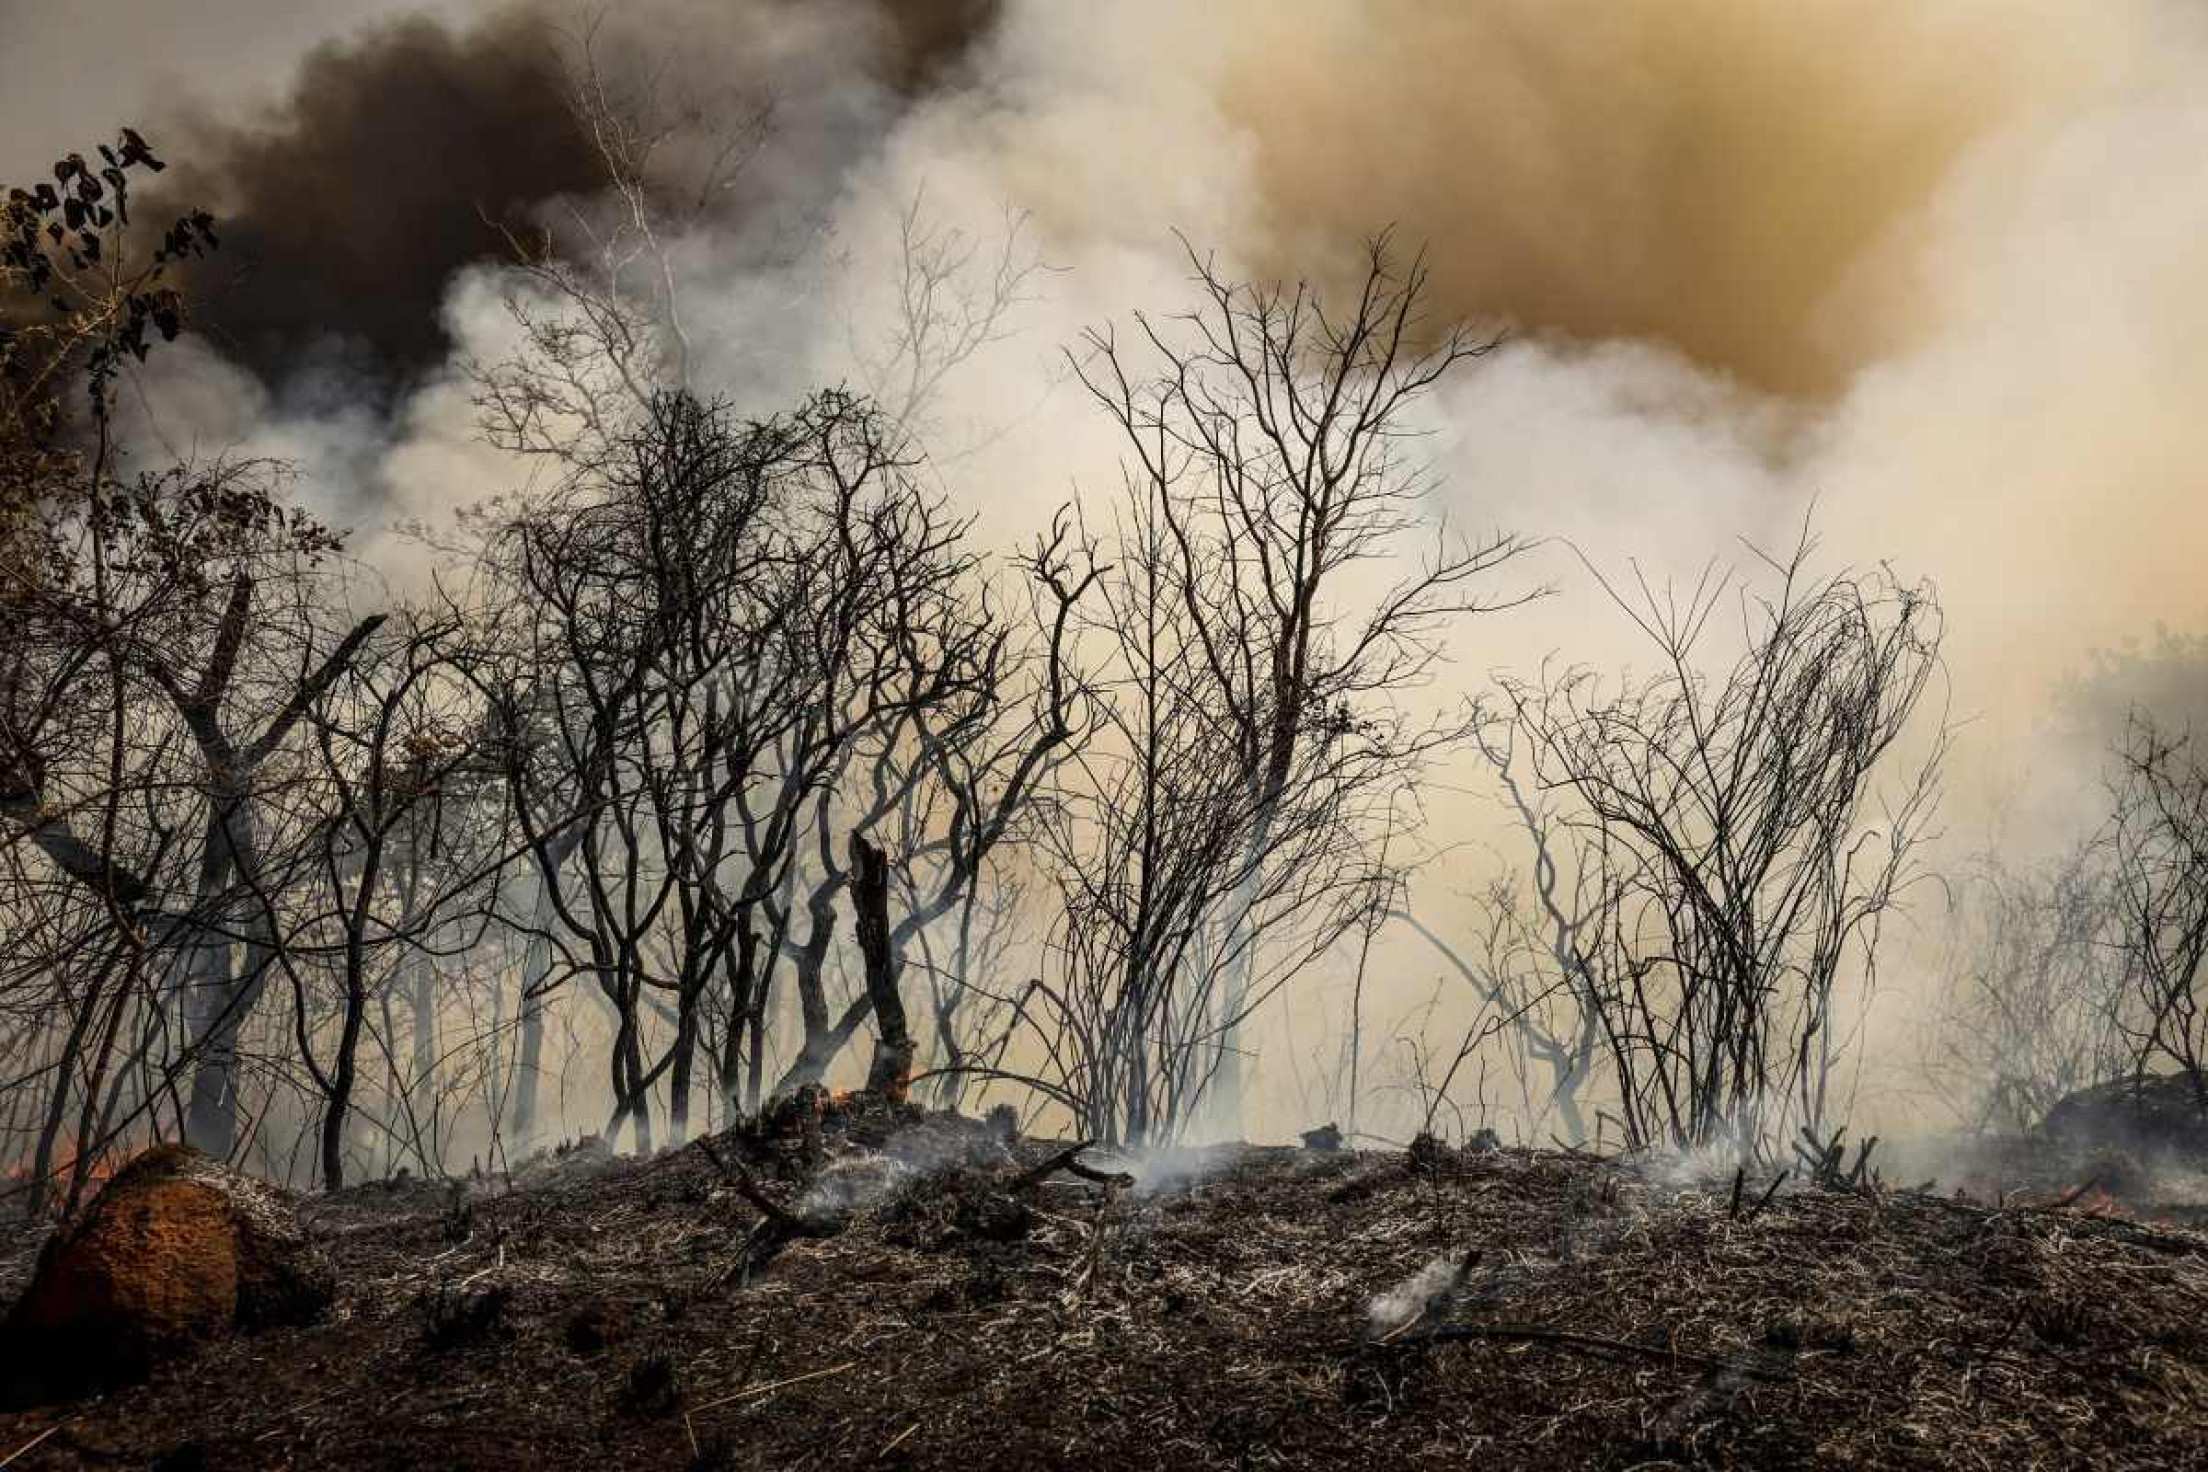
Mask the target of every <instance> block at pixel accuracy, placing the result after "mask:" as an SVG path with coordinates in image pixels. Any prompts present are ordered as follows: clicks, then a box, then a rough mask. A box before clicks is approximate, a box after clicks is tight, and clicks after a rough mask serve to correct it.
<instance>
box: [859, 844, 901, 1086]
mask: <svg viewBox="0 0 2208 1472" xmlns="http://www.w3.org/2000/svg"><path fill="white" fill-rule="evenodd" d="M851 899H852V903H853V906H854V908H855V909H856V910H857V912H858V939H859V954H860V955H861V956H862V957H864V958H865V961H866V995H867V999H868V1000H869V1001H870V1002H871V1003H872V1004H873V1007H874V1027H875V1035H874V1036H875V1041H874V1062H873V1064H872V1066H870V1067H869V1068H868V1069H867V1071H866V1086H867V1088H868V1089H870V1090H872V1091H874V1092H876V1093H880V1094H885V1095H887V1096H889V1097H891V1098H896V1099H901V1098H903V1097H904V1095H905V1090H906V1088H907V1087H908V1086H909V1084H910V1082H911V1079H912V1058H913V1044H912V1029H911V1028H910V1027H909V1026H908V1025H907V1024H906V1022H905V1003H904V999H903V998H902V997H900V996H899V995H898V994H897V961H896V955H895V953H894V952H893V951H892V950H891V949H890V944H889V860H888V859H887V858H885V857H884V856H883V854H882V851H881V850H880V849H878V848H876V847H875V846H874V845H873V844H871V843H869V842H867V841H866V839H865V838H864V837H863V836H862V835H860V834H857V833H854V834H852V835H851Z"/></svg>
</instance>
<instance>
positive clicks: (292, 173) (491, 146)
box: [153, 0, 997, 389]
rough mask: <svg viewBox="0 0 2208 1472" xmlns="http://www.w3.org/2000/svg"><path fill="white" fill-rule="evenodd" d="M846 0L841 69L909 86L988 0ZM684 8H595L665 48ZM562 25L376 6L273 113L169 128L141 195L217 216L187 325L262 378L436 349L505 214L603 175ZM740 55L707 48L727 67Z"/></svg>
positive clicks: (955, 43)
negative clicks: (217, 228)
mask: <svg viewBox="0 0 2208 1472" xmlns="http://www.w3.org/2000/svg"><path fill="white" fill-rule="evenodd" d="M800 8H801V7H799V6H796V5H794V4H792V3H791V0H751V4H750V5H749V6H746V5H743V4H737V5H730V6H724V7H721V8H720V10H721V12H722V15H721V17H719V18H716V21H715V23H716V24H718V23H720V20H722V19H725V18H726V17H727V16H732V15H738V14H743V13H746V12H748V21H749V23H753V24H761V25H766V24H773V23H775V20H776V17H777V16H778V15H783V14H795V13H796V12H797V11H798V10H799V9H800ZM843 8H845V9H848V11H849V12H850V13H849V17H848V21H849V26H850V28H851V29H852V30H853V32H854V36H853V39H854V41H855V42H856V43H857V46H856V49H857V51H858V53H859V55H860V60H859V62H858V65H860V66H861V67H862V68H863V69H864V70H865V71H866V72H868V73H870V75H867V76H863V77H859V78H855V79H854V82H855V84H857V85H863V86H870V87H873V88H877V89H880V90H882V91H884V92H885V93H886V94H888V95H890V96H891V97H893V98H901V99H904V100H907V101H909V100H910V98H911V97H913V96H914V95H917V94H919V93H921V92H924V91H925V90H927V89H928V88H930V87H932V86H934V85H936V84H937V83H938V82H940V81H941V80H942V79H944V78H946V77H948V76H950V75H952V74H954V73H955V71H956V69H957V67H958V65H959V63H960V60H961V59H962V58H963V57H964V56H965V54H966V53H967V52H968V50H969V49H970V48H971V47H972V46H973V45H974V44H975V42H976V41H977V39H978V38H980V37H981V36H982V35H983V34H985V33H986V31H987V30H988V28H989V27H990V25H991V24H993V22H994V20H995V18H996V12H997V0H865V3H862V4H853V5H849V6H846V7H843ZM660 11H664V12H666V13H664V14H658V13H655V12H660ZM683 12H684V7H683V6H681V5H679V4H672V3H670V4H665V5H643V6H638V7H634V8H632V9H629V10H626V11H622V12H620V13H618V14H615V13H613V12H609V13H608V20H607V23H608V24H609V25H611V26H613V27H615V28H617V30H618V31H619V32H620V33H623V34H625V35H626V36H628V37H633V38H636V39H638V40H641V41H643V42H645V43H646V44H647V45H648V46H650V47H652V48H655V49H659V50H661V51H662V52H663V53H664V54H666V55H670V56H678V57H679V56H680V55H681V53H682V51H683V48H684V46H685V36H684V35H683V34H682V32H683V31H684V30H685V29H688V28H689V27H690V26H692V25H693V24H696V23H699V22H700V20H701V17H702V14H703V13H695V12H694V13H692V14H689V15H685V14H684V13H683ZM836 20H837V23H838V27H841V26H842V24H843V21H844V18H843V17H841V16H838V17H836ZM730 24H731V25H732V27H733V25H734V23H733V22H730ZM574 25H575V22H574V21H573V19H572V18H571V17H566V16H562V17H560V19H559V20H555V19H554V17H553V12H552V11H551V10H550V9H548V8H547V7H545V6H542V5H516V6H509V7H507V8H504V9H501V10H499V11H497V12H495V13H494V14H492V15H490V16H488V17H487V18H485V19H483V20H480V21H478V22H476V23H475V24H473V25H471V26H469V27H466V28H464V29H456V28H453V27H451V26H448V25H446V24H445V23H443V22H440V21H437V20H433V19H430V18H428V17H413V18H408V19H405V20H401V21H397V22H394V23H389V24H385V25H381V26H378V27H375V28H373V29H371V30H368V31H366V32H364V33H361V34H357V35H354V36H350V37H347V38H344V39H341V40H334V41H331V42H328V43H325V44H324V45H322V46H320V47H319V48H317V49H316V50H315V51H313V52H312V53H310V54H309V56H308V57H307V58H306V59H305V61H304V62H302V64H301V66H300V69H299V72H298V75H297V78H296V80H295V82H294V84H293V85H292V87H291V89H290V92H289V96H288V99H287V101H286V103H285V104H284V105H283V106H282V107H281V108H279V109H278V110H276V111H275V112H274V113H273V114H272V115H269V116H265V117H262V118H259V119H255V120H252V121H250V122H239V121H235V120H228V119H219V118H204V117H203V118H202V119H201V120H200V121H198V122H197V123H196V124H194V125H192V126H190V127H187V128H186V129H184V130H183V131H182V132H181V133H180V134H179V135H178V136H176V137H175V138H174V139H173V140H164V141H165V143H166V144H167V151H168V153H169V154H170V155H171V157H172V160H173V161H174V162H176V163H177V164H178V165H179V167H178V168H177V169H175V170H174V171H172V173H171V174H170V175H169V176H168V181H167V182H166V188H165V190H164V195H163V197H162V198H161V199H158V200H156V201H154V205H155V209H154V210H153V214H155V215H156V216H158V215H159V214H161V213H162V212H163V210H165V209H168V210H173V208H174V207H175V206H177V205H180V204H183V203H186V202H189V203H191V204H195V205H204V206H205V207H207V208H210V209H212V210H213V211H214V212H215V213H216V215H217V217H218V219H219V220H220V221H221V228H222V231H223V238H224V247H223V249H222V251H221V252H220V253H219V255H218V257H217V259H216V260H215V262H214V263H213V264H212V265H211V266H210V267H209V268H207V269H205V270H203V271H202V272H201V273H200V275H199V277H198V279H196V280H195V281H194V282H193V283H192V286H193V292H194V297H195V301H196V309H197V314H198V326H199V327H200V329H201V330H202V331H203V332H205V333H206V334H207V336H208V337H209V338H210V339H211V340H212V341H214V342H215V343H217V344H218V345H219V346H220V347H221V349H222V350H223V351H224V352H225V354H226V355H228V356H230V357H232V358H234V359H235V360H236V361H238V362H239V363H241V364H243V365H244V366H246V367H247V368H249V369H250V370H251V371H253V372H254V373H255V374H256V375H257V376H259V377H260V378H261V379H262V380H263V381H264V382H268V383H271V384H274V383H279V382H287V381H293V380H296V379H298V378H299V377H300V375H301V374H302V373H305V374H308V375H310V376H316V377H319V376H322V375H323V374H326V373H327V371H328V370H330V369H332V368H341V369H343V370H344V377H345V379H346V380H347V381H349V382H358V381H360V380H361V379H362V378H366V379H367V380H369V381H372V382H377V383H380V384H381V385H383V386H384V387H385V388H387V389H388V388H394V387H397V386H399V385H401V384H403V383H405V382H406V381H408V380H409V379H411V378H413V377H414V376H416V375H418V374H419V373H421V372H422V371H424V370H426V369H429V368H432V367H434V366H435V365H436V364H438V363H439V362H441V361H442V360H443V359H444V357H445V355H446V354H447V352H448V350H449V349H450V347H451V343H450V341H449V340H448V338H447V335H446V332H445V329H444V326H443V323H442V321H441V320H440V315H439V306H440V303H441V301H442V299H443V295H444V291H445V288H446V286H447V284H448V283H449V282H450V281H451V279H452V277H453V275H454V274H455V273H456V272H457V271H459V270H460V269H462V268H463V267H465V266H467V265H469V264H471V263H473V262H477V261H481V260H486V259H495V258H499V257H501V256H502V255H503V254H504V253H505V251H506V249H507V246H506V240H505V237H504V236H503V235H502V233H501V230H500V228H499V227H500V226H506V227H517V228H524V229H526V228H527V227H528V226H530V224H531V223H532V218H533V215H534V214H535V212H536V211H537V210H538V207H539V206H541V205H543V204H544V203H545V202H547V201H550V200H554V199H558V198H561V197H574V196H587V195H590V194H593V193H595V192H597V191H598V190H600V189H602V188H603V187H604V186H605V184H606V176H605V171H604V168H603V164H602V162H601V160H600V159H599V158H598V156H597V155H596V154H595V152H594V151H593V149H592V147H591V145H590V143H589V140H588V139H587V138H586V137H585V136H584V134H583V130H582V127H581V125H580V124H579V122H578V120H577V118H576V116H575V114H574V111H573V109H572V108H571V106H570V99H569V81H568V75H569V73H568V70H567V60H568V58H569V57H570V56H571V55H572V43H573V38H574V36H575V34H576V31H575V29H574ZM692 39H706V38H692ZM711 39H713V40H714V41H716V42H717V40H718V38H711ZM703 49H706V50H712V51H718V50H719V46H718V45H717V44H714V45H711V46H709V47H706V48H703ZM745 60H746V58H744V57H742V56H719V55H716V56H713V57H712V64H713V66H714V67H716V68H720V69H725V70H726V71H728V72H730V73H734V74H737V75H739V76H740V75H741V73H742V71H743V69H744V64H745ZM699 64H700V65H703V63H702V62H700V63H699ZM762 85H766V86H770V87H771V79H762ZM889 121H890V120H889V119H886V118H885V119H884V120H883V125H884V126H886V125H887V123H888V122H889ZM836 183H837V181H836V180H834V179H823V180H821V181H819V185H818V187H819V188H820V189H822V190H823V191H829V192H832V190H833V189H834V187H835V186H836ZM743 205H744V201H743V200H742V199H740V198H739V199H737V200H735V201H733V202H732V203H731V204H730V206H729V208H731V209H733V210H737V211H741V209H742V208H743Z"/></svg>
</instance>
